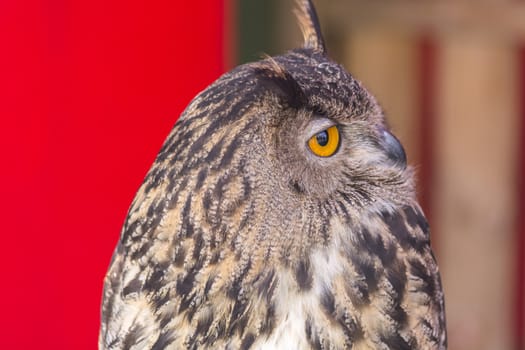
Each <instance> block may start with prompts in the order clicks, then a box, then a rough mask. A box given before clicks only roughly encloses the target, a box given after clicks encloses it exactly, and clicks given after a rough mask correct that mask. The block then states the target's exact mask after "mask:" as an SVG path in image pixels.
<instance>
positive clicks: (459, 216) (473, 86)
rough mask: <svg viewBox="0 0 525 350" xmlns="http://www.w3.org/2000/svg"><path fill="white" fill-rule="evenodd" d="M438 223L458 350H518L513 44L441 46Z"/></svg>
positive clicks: (469, 41) (473, 41) (456, 41)
mask: <svg viewBox="0 0 525 350" xmlns="http://www.w3.org/2000/svg"><path fill="white" fill-rule="evenodd" d="M438 64H439V75H440V79H439V82H438V96H439V109H438V119H437V121H438V123H439V124H438V125H437V134H436V160H437V166H436V172H435V176H436V185H437V188H436V191H435V198H436V201H435V206H436V208H435V209H436V211H435V214H436V217H437V220H438V221H439V223H440V246H441V248H442V249H441V250H440V252H441V254H440V255H441V259H440V265H441V269H442V277H443V284H444V287H445V295H446V305H447V317H448V329H449V344H450V348H451V349H462V350H474V349H476V350H481V349H487V350H489V349H510V348H511V347H512V332H513V331H512V330H513V324H512V319H513V318H512V314H511V310H512V307H513V306H514V305H513V303H514V301H513V300H512V295H513V287H512V286H513V285H514V283H513V280H514V278H515V273H514V266H515V263H514V262H515V261H516V260H515V244H516V242H515V235H514V224H513V223H514V222H515V221H514V218H515V217H516V205H515V186H514V183H515V180H516V179H515V174H516V172H517V169H516V159H517V157H518V155H517V153H516V150H517V140H518V132H517V127H518V111H517V108H516V106H517V104H518V101H517V95H516V94H515V91H516V89H515V87H516V86H517V80H516V79H517V76H516V73H517V61H516V57H515V53H514V50H513V49H512V47H511V45H509V43H504V42H496V41H488V40H483V39H481V38H471V37H466V36H454V37H453V36H448V37H447V38H446V40H443V41H442V42H441V43H440V50H439V57H438Z"/></svg>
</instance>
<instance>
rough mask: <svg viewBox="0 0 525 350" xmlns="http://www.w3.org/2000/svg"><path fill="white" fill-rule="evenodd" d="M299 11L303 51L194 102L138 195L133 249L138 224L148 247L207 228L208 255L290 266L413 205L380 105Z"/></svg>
mask: <svg viewBox="0 0 525 350" xmlns="http://www.w3.org/2000/svg"><path fill="white" fill-rule="evenodd" d="M300 8H301V9H302V10H300V11H298V17H299V20H300V23H301V24H302V29H303V34H304V38H305V42H304V45H303V47H302V48H299V49H295V50H292V51H290V52H288V53H286V54H284V55H282V56H277V57H268V58H266V59H263V60H261V61H258V62H255V63H249V64H245V65H242V66H239V67H237V68H235V69H234V70H232V71H231V72H229V73H227V74H225V75H223V76H222V77H221V78H219V79H218V80H217V81H216V82H215V83H213V84H212V85H211V86H209V87H208V88H207V89H206V90H204V91H203V92H202V93H200V94H199V95H198V96H197V97H196V98H195V99H194V100H193V101H192V102H191V103H190V105H189V106H188V107H187V109H186V110H185V111H184V113H183V114H182V116H181V117H180V119H179V120H178V122H177V124H176V125H175V127H174V128H173V130H172V132H171V133H170V135H169V137H168V138H167V140H166V142H165V144H164V145H163V147H162V149H161V151H160V153H159V155H158V157H157V159H156V161H155V163H154V165H153V167H152V169H151V170H150V172H149V174H148V176H147V178H146V180H145V182H144V184H143V186H142V188H141V189H140V190H139V193H138V194H137V197H136V198H135V201H134V204H133V206H132V208H131V210H130V215H129V217H128V220H127V224H126V225H125V227H124V232H123V233H124V239H123V241H124V242H125V241H126V237H127V236H129V237H132V236H133V235H136V232H137V225H139V226H140V230H139V232H141V235H140V237H141V239H144V237H146V238H147V237H158V236H159V235H160V236H166V237H170V236H173V232H177V233H178V234H177V235H182V236H184V235H190V234H194V232H192V231H193V230H197V229H198V230H200V234H199V237H201V239H202V244H203V245H204V246H205V247H207V249H209V252H211V251H213V250H214V249H215V248H217V247H219V246H221V247H222V246H224V245H227V246H228V249H233V250H234V251H236V252H237V254H248V255H250V254H252V253H253V251H254V250H260V249H262V250H263V251H264V252H263V253H261V254H264V255H265V256H273V255H274V254H275V255H277V256H279V257H280V258H281V259H286V260H288V259H292V256H293V254H292V252H295V251H297V252H298V254H301V255H303V254H305V253H306V252H307V251H308V249H310V247H311V246H312V245H315V244H322V242H326V240H327V239H328V238H329V237H330V235H331V232H330V227H332V226H333V225H332V224H331V221H333V219H337V221H338V222H341V223H344V224H345V225H351V224H352V222H357V221H362V217H363V215H365V216H366V215H368V214H373V213H374V212H376V213H379V212H382V211H384V210H388V209H389V208H391V207H394V206H399V205H404V204H407V202H408V204H410V203H411V202H412V201H414V191H413V184H412V176H411V172H410V170H409V169H408V170H407V167H406V157H405V152H404V150H403V147H402V146H401V144H400V143H399V141H398V140H397V139H396V137H395V136H393V135H392V133H391V132H390V130H389V128H388V126H387V124H386V122H385V117H384V113H383V111H382V109H381V107H380V106H379V105H378V103H377V101H376V99H375V98H374V97H373V96H372V95H371V94H370V93H369V92H368V91H367V90H366V89H365V88H364V87H363V86H362V84H361V83H360V82H359V81H357V80H356V79H354V78H353V77H352V76H351V75H350V74H349V73H348V72H347V71H346V70H345V69H344V68H343V67H342V66H341V65H339V64H337V63H335V62H334V61H332V60H331V59H330V58H329V57H328V55H327V52H326V49H325V45H324V42H323V38H322V36H321V32H320V28H319V25H318V22H317V17H316V14H315V11H314V9H313V6H312V4H311V2H310V1H303V2H301V4H300ZM175 239H176V237H175ZM145 245H146V246H149V244H147V243H145ZM137 247H140V245H139V246H137ZM145 249H147V248H142V250H141V249H140V248H137V254H139V253H140V252H142V251H144V250H145ZM210 254H211V253H210Z"/></svg>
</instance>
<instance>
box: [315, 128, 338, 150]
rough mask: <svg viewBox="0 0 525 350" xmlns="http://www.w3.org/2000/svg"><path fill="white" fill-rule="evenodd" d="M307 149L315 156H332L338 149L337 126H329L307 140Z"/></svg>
mask: <svg viewBox="0 0 525 350" xmlns="http://www.w3.org/2000/svg"><path fill="white" fill-rule="evenodd" d="M308 147H310V150H311V151H312V152H313V153H314V154H315V155H316V156H319V157H330V156H332V155H333V154H334V153H335V152H337V149H338V148H339V130H338V129H337V126H335V125H334V126H331V127H329V128H328V129H326V130H323V131H321V132H320V133H317V134H315V135H314V136H312V137H311V138H310V140H308Z"/></svg>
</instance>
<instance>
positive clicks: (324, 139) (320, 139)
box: [315, 130, 328, 146]
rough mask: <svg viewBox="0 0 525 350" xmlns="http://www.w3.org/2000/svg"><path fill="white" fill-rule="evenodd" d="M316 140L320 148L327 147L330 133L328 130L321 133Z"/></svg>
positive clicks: (316, 136)
mask: <svg viewBox="0 0 525 350" xmlns="http://www.w3.org/2000/svg"><path fill="white" fill-rule="evenodd" d="M315 138H316V140H317V143H318V144H319V145H320V146H326V144H327V143H328V133H327V132H326V130H325V131H321V132H320V133H319V134H317V135H315Z"/></svg>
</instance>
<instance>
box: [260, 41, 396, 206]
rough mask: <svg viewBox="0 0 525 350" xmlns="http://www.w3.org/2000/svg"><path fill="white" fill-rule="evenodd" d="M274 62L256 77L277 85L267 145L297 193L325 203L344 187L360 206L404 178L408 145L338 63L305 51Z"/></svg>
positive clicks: (283, 175)
mask: <svg viewBox="0 0 525 350" xmlns="http://www.w3.org/2000/svg"><path fill="white" fill-rule="evenodd" d="M263 64H264V63H263ZM273 64H274V66H273V67H271V66H270V67H269V68H268V70H269V71H268V70H259V71H257V73H256V74H255V75H254V79H269V80H270V81H273V83H274V85H273V86H272V85H271V84H270V85H269V90H270V91H269V93H273V94H275V95H276V96H278V99H277V100H278V103H276V104H275V105H273V106H272V107H274V108H275V109H274V110H271V111H269V119H270V121H271V122H270V123H272V122H273V125H274V128H273V129H270V130H269V132H268V134H270V135H272V136H273V137H274V139H275V140H274V141H273V142H272V140H266V142H267V143H268V145H271V148H272V154H273V156H274V157H275V158H276V159H277V160H278V164H279V165H280V168H281V169H276V171H278V172H279V173H280V178H281V179H283V180H284V181H287V182H288V186H289V187H290V188H292V190H293V192H295V193H296V194H297V195H304V196H311V197H315V198H316V199H318V200H325V199H327V198H330V197H332V196H333V194H334V192H336V191H341V192H344V193H347V194H348V195H349V196H353V197H355V198H356V203H355V204H356V205H360V204H365V203H364V202H367V201H370V200H376V199H379V198H373V195H374V193H373V188H374V186H375V187H377V186H383V185H384V182H388V181H389V180H392V178H400V177H403V174H402V173H403V171H404V170H405V168H406V157H405V154H404V150H403V147H402V146H401V144H400V143H399V142H398V141H397V139H396V138H395V137H394V136H393V135H392V134H391V133H390V132H389V131H388V130H387V127H386V125H385V122H384V117H383V113H382V111H381V109H380V107H379V106H378V104H377V102H376V101H375V99H374V98H373V97H372V95H370V94H369V93H368V92H367V91H366V90H365V89H364V88H363V87H362V85H361V84H360V83H359V82H358V81H356V80H355V79H354V78H352V76H351V75H350V74H348V73H347V72H346V71H345V70H344V69H343V68H342V67H341V66H339V65H338V64H336V63H334V62H332V61H329V60H328V59H327V58H326V56H323V55H316V54H315V53H311V52H310V53H309V52H304V51H298V52H292V53H290V54H289V55H287V56H283V57H278V58H276V59H274V62H273ZM272 69H273V71H272ZM275 90H279V91H277V92H275ZM272 116H274V117H273V118H272ZM275 116H278V117H277V118H275ZM272 119H275V121H274V120H272ZM279 170H280V171H279ZM357 179H361V180H363V179H368V180H370V182H369V183H368V184H364V183H359V181H355V180H357ZM354 182H355V184H353V183H354ZM354 185H356V189H354V187H353V186H354ZM365 185H367V186H365ZM357 187H358V188H357ZM368 187H369V188H368ZM356 190H357V191H359V190H364V191H365V192H366V193H362V194H358V193H356ZM366 197H371V198H368V199H367V198H366ZM383 197H384V196H382V198H383Z"/></svg>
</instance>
